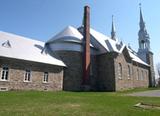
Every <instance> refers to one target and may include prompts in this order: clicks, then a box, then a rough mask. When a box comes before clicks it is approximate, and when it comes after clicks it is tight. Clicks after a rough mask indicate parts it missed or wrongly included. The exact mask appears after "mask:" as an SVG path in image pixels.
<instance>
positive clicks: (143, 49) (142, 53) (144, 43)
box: [138, 4, 155, 87]
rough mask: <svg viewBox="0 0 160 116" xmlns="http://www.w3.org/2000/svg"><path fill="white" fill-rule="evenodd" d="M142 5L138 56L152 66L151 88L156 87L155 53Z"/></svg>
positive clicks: (150, 72) (150, 70) (150, 75)
mask: <svg viewBox="0 0 160 116" xmlns="http://www.w3.org/2000/svg"><path fill="white" fill-rule="evenodd" d="M139 5H140V22H139V27H140V29H139V32H138V42H139V49H138V56H139V57H140V58H141V59H142V60H143V61H144V62H146V63H147V64H149V65H150V68H149V86H150V87H154V86H155V73H154V63H153V53H152V52H151V49H150V37H149V34H148V32H147V29H146V26H145V22H144V20H143V15H142V10H141V4H139Z"/></svg>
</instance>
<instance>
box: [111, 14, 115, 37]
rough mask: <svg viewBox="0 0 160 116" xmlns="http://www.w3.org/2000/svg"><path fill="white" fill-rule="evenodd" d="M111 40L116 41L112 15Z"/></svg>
mask: <svg viewBox="0 0 160 116" xmlns="http://www.w3.org/2000/svg"><path fill="white" fill-rule="evenodd" d="M111 39H113V40H116V31H115V26H114V21H113V15H112V29H111Z"/></svg>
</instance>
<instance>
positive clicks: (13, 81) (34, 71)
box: [0, 57, 63, 91]
mask: <svg viewBox="0 0 160 116" xmlns="http://www.w3.org/2000/svg"><path fill="white" fill-rule="evenodd" d="M4 65H5V66H8V67H9V79H8V80H7V81H0V88H7V89H8V90H49V91H58V90H62V89H63V67H59V66H53V65H49V64H42V63H37V62H29V61H23V60H17V59H9V58H2V57H0V71H1V72H0V73H2V66H4ZM26 69H30V70H31V81H30V82H24V74H25V70H26ZM44 72H48V73H49V78H48V82H47V83H44V82H43V76H44ZM0 75H1V74H0Z"/></svg>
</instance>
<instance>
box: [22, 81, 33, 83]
mask: <svg viewBox="0 0 160 116" xmlns="http://www.w3.org/2000/svg"><path fill="white" fill-rule="evenodd" d="M23 82H24V83H31V82H32V81H23Z"/></svg>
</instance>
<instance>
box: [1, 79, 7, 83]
mask: <svg viewBox="0 0 160 116" xmlns="http://www.w3.org/2000/svg"><path fill="white" fill-rule="evenodd" d="M0 81H2V82H9V80H2V79H1V80H0Z"/></svg>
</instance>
